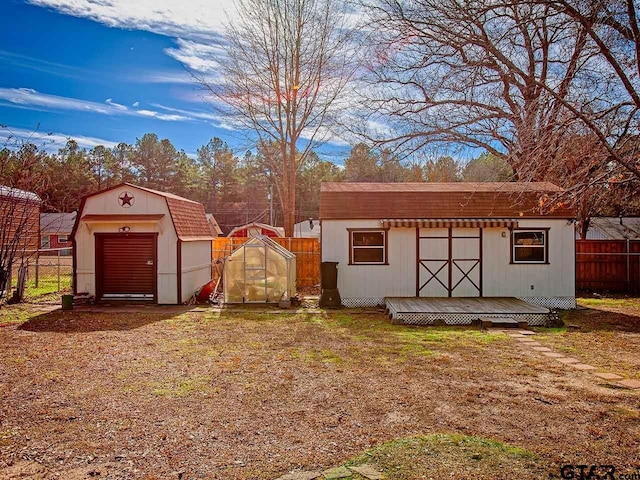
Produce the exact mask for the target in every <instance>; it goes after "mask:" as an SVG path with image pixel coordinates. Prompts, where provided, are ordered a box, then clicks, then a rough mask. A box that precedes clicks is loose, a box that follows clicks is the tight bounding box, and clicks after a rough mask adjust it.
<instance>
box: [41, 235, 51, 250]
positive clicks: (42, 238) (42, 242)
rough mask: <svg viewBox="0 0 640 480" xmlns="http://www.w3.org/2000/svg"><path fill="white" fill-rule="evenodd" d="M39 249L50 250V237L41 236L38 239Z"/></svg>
mask: <svg viewBox="0 0 640 480" xmlns="http://www.w3.org/2000/svg"><path fill="white" fill-rule="evenodd" d="M45 238H46V241H45ZM40 248H51V235H42V236H41V237H40Z"/></svg>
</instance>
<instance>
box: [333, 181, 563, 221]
mask: <svg viewBox="0 0 640 480" xmlns="http://www.w3.org/2000/svg"><path fill="white" fill-rule="evenodd" d="M563 192H564V190H563V189H562V188H560V187H558V186H557V185H554V184H552V183H547V182H482V183H480V182H478V183H476V182H456V183H323V184H322V186H321V189H320V218H321V219H323V220H325V219H383V218H394V219H402V218H411V219H416V218H493V217H501V218H504V217H547V216H549V217H559V218H573V217H574V216H575V212H574V210H573V209H572V208H570V207H567V206H566V205H565V204H564V202H562V199H561V198H560V197H561V195H562V193H563Z"/></svg>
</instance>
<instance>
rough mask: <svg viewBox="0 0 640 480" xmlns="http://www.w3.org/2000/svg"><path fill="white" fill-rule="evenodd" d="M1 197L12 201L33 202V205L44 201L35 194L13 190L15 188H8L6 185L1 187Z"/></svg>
mask: <svg viewBox="0 0 640 480" xmlns="http://www.w3.org/2000/svg"><path fill="white" fill-rule="evenodd" d="M0 197H1V198H10V199H12V200H23V201H25V202H33V203H40V202H42V199H41V198H40V197H39V196H38V195H36V194H35V193H33V192H28V191H26V190H20V189H18V188H13V187H7V186H5V185H0Z"/></svg>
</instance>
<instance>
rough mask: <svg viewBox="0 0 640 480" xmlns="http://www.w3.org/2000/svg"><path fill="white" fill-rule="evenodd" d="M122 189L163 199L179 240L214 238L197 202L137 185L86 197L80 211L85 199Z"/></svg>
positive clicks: (122, 184) (83, 200)
mask: <svg viewBox="0 0 640 480" xmlns="http://www.w3.org/2000/svg"><path fill="white" fill-rule="evenodd" d="M122 187H130V188H134V189H137V190H142V191H145V192H149V193H152V194H154V195H159V196H161V197H164V198H165V200H166V202H167V208H168V209H169V214H170V215H171V220H172V222H173V226H174V228H175V230H176V234H177V235H178V238H179V239H180V240H183V241H189V240H211V239H213V238H214V236H213V235H212V234H211V228H210V227H209V222H208V221H207V217H206V213H205V211H204V205H202V204H201V203H198V202H194V201H193V200H189V199H188V198H183V197H179V196H178V195H174V194H172V193H167V192H160V191H158V190H152V189H150V188H145V187H139V186H138V185H133V184H132V183H121V184H119V185H116V186H114V187H110V188H108V189H106V190H102V191H100V192H96V193H92V194H91V195H87V196H86V197H84V198H83V199H82V205H81V206H80V211H82V209H83V207H84V203H85V201H86V200H87V198H90V197H93V196H96V195H101V194H103V193H105V192H108V191H111V190H116V189H118V188H122ZM76 226H77V221H76ZM76 226H74V232H75V229H76V228H77V227H76Z"/></svg>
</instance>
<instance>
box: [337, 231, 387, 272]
mask: <svg viewBox="0 0 640 480" xmlns="http://www.w3.org/2000/svg"><path fill="white" fill-rule="evenodd" d="M347 230H348V232H349V265H389V261H388V258H387V255H388V253H389V250H388V249H389V245H388V244H389V229H388V228H348V229H347ZM356 233H381V234H382V245H355V242H354V238H353V237H354V234H356ZM356 249H376V250H380V249H381V250H382V261H381V262H357V261H356V260H355V250H356Z"/></svg>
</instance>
